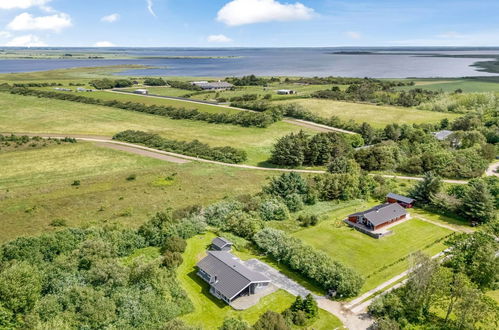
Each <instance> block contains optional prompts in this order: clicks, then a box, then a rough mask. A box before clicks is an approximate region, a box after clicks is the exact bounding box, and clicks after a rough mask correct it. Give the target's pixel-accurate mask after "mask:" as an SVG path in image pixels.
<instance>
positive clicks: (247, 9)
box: [217, 0, 314, 26]
mask: <svg viewBox="0 0 499 330" xmlns="http://www.w3.org/2000/svg"><path fill="white" fill-rule="evenodd" d="M313 14H314V10H313V9H312V8H308V7H306V6H304V5H303V4H301V3H299V2H297V3H295V4H289V3H284V4H283V3H280V2H279V1H276V0H233V1H231V2H229V3H227V4H226V5H225V6H223V7H222V9H220V10H219V11H218V15H217V20H218V21H219V22H222V23H225V24H227V25H229V26H237V25H244V24H253V23H262V22H271V21H281V22H282V21H296V20H307V19H311V18H312V16H313Z"/></svg>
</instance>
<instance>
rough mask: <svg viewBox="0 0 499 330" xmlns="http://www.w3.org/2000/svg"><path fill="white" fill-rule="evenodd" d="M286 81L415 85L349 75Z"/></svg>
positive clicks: (289, 81) (385, 87)
mask: <svg viewBox="0 0 499 330" xmlns="http://www.w3.org/2000/svg"><path fill="white" fill-rule="evenodd" d="M284 82H285V83H296V84H304V85H352V84H361V83H365V82H368V83H373V84H378V85H380V86H382V87H383V89H388V88H392V87H397V86H413V85H414V82H413V81H409V82H406V81H388V80H379V79H373V78H347V77H309V78H307V77H301V78H286V80H285V81H284Z"/></svg>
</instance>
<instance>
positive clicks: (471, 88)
mask: <svg viewBox="0 0 499 330" xmlns="http://www.w3.org/2000/svg"><path fill="white" fill-rule="evenodd" d="M414 82H415V83H416V86H404V87H398V89H399V90H409V89H413V88H415V87H419V88H423V89H427V90H432V91H443V92H448V93H452V92H454V91H455V90H457V89H461V90H462V91H463V92H465V93H482V92H499V80H498V81H493V80H492V79H487V78H485V79H480V78H472V79H446V80H441V79H421V80H419V79H418V80H414Z"/></svg>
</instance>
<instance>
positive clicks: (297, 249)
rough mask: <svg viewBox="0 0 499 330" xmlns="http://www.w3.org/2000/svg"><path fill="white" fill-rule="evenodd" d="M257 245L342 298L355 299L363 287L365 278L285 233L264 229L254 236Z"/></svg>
mask: <svg viewBox="0 0 499 330" xmlns="http://www.w3.org/2000/svg"><path fill="white" fill-rule="evenodd" d="M254 241H255V243H256V245H257V246H258V247H259V248H260V249H261V250H262V251H264V252H265V253H266V254H269V255H270V256H272V257H273V258H274V259H276V260H277V261H278V262H282V263H284V264H286V265H288V266H289V267H290V268H291V269H293V270H296V271H297V272H299V273H301V274H302V275H303V276H305V277H307V278H310V279H311V280H313V281H314V282H316V283H317V284H319V285H320V286H321V287H322V288H323V289H325V290H326V291H335V292H336V293H337V294H338V296H340V297H352V296H355V295H356V294H357V293H358V292H359V290H360V288H361V286H362V284H363V280H362V278H361V277H360V275H359V274H357V273H356V272H355V271H354V270H353V269H351V268H348V267H346V266H344V265H343V264H341V263H339V262H336V261H333V260H332V259H331V258H330V257H329V256H328V255H326V254H325V253H324V252H322V251H318V250H315V249H314V248H312V247H310V246H307V245H304V244H303V243H302V242H301V241H300V240H299V239H297V238H294V237H291V236H288V235H287V234H286V233H284V232H283V231H280V230H277V229H273V228H265V229H263V230H262V231H260V232H258V233H257V234H256V235H255V237H254Z"/></svg>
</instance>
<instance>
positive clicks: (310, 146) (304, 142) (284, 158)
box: [270, 131, 353, 166]
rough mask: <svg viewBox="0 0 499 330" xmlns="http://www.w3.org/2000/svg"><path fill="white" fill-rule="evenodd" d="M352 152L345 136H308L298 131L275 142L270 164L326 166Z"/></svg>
mask: <svg viewBox="0 0 499 330" xmlns="http://www.w3.org/2000/svg"><path fill="white" fill-rule="evenodd" d="M352 151H353V148H352V143H351V140H350V139H349V136H347V135H346V134H341V133H335V132H329V133H319V134H316V135H313V136H310V135H308V134H306V133H305V132H303V131H300V132H299V133H296V134H295V133H291V134H289V135H286V136H283V137H281V138H279V139H278V140H277V142H276V143H275V144H274V147H273V149H272V155H271V158H270V162H271V163H273V164H277V165H285V166H302V165H311V166H313V165H326V164H328V163H329V162H331V160H333V159H335V158H337V157H342V156H346V155H348V154H350V153H351V152H352Z"/></svg>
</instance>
